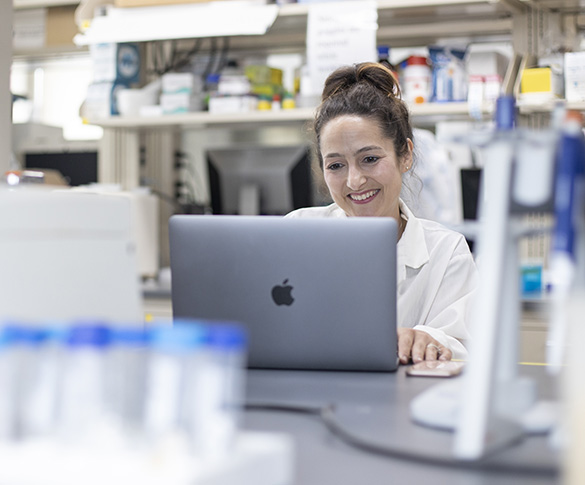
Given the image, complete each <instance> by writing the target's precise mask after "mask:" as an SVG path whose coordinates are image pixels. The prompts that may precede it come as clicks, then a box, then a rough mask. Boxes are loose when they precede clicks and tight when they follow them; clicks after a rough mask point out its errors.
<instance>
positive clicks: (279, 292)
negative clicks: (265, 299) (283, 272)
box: [272, 278, 295, 306]
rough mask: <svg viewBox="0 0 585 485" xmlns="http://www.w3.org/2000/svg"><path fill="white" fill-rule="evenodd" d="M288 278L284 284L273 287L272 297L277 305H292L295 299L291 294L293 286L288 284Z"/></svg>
mask: <svg viewBox="0 0 585 485" xmlns="http://www.w3.org/2000/svg"><path fill="white" fill-rule="evenodd" d="M287 283H288V278H287V279H286V280H284V281H283V282H282V285H276V286H275V287H274V288H272V299H273V300H274V303H276V304H277V305H279V306H280V305H288V306H290V305H292V303H293V301H295V299H294V298H293V297H292V295H291V291H292V289H293V287H292V286H291V285H287Z"/></svg>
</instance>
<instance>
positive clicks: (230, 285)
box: [169, 215, 398, 371]
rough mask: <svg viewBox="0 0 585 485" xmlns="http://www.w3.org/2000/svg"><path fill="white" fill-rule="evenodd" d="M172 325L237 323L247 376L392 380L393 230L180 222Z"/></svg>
mask: <svg viewBox="0 0 585 485" xmlns="http://www.w3.org/2000/svg"><path fill="white" fill-rule="evenodd" d="M169 238H170V256H171V278H172V305H173V317H174V318H175V319H211V320H228V321H238V322H240V323H242V324H244V325H245V327H247V331H248V337H249V342H248V367H250V368H264V369H304V370H340V371H394V370H396V368H397V366H398V356H397V353H398V352H397V336H396V240H397V226H396V221H394V219H391V218H365V217H363V218H340V219H333V218H331V219H328V218H298V219H294V218H290V219H287V218H283V217H278V216H228V215H216V216H210V215H176V216H172V217H171V219H170V222H169Z"/></svg>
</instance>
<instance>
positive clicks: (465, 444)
mask: <svg viewBox="0 0 585 485" xmlns="http://www.w3.org/2000/svg"><path fill="white" fill-rule="evenodd" d="M556 139H557V138H556V135H555V134H554V133H553V132H539V133H534V132H523V131H519V130H513V131H505V132H496V133H495V134H493V135H491V136H490V137H488V138H487V139H486V138H485V136H484V139H483V140H481V139H478V140H472V143H473V144H474V145H476V146H478V147H479V148H480V150H481V152H482V155H483V157H484V171H483V179H482V187H481V190H480V204H479V224H478V228H477V239H476V248H477V250H476V257H477V264H478V269H479V274H480V279H479V286H478V288H477V292H476V296H475V300H474V306H473V313H472V315H471V323H470V333H471V341H470V342H469V359H468V364H467V366H466V369H465V372H464V374H463V376H462V377H461V378H460V379H457V380H455V381H452V382H447V383H445V384H442V385H438V386H435V387H434V388H432V389H431V390H429V391H427V392H426V393H424V394H422V395H420V396H418V397H417V398H416V399H415V400H413V402H412V404H411V413H412V417H413V419H414V420H415V421H417V422H419V423H421V424H424V425H428V426H433V427H439V428H451V429H454V430H455V436H454V449H453V452H454V455H455V457H457V458H459V459H462V460H476V459H479V458H481V457H482V456H484V455H486V454H488V453H489V452H491V451H492V450H495V449H498V448H500V447H502V446H504V445H506V444H509V443H511V442H513V441H514V440H517V439H519V438H520V437H522V436H523V435H524V434H525V433H526V425H527V424H530V425H531V426H535V428H534V429H538V431H544V430H545V429H547V428H548V427H550V425H551V424H550V419H549V416H548V415H546V416H545V419H543V420H536V421H533V422H532V423H529V421H527V420H526V418H527V417H528V418H529V417H531V416H532V417H535V416H536V417H538V412H537V414H536V415H531V414H530V411H531V409H532V408H533V406H534V405H535V403H536V390H537V389H536V386H535V383H534V382H532V381H531V380H528V379H526V378H523V377H521V376H519V374H518V355H519V351H518V349H519V328H520V315H521V301H520V295H519V286H520V284H519V256H518V239H519V238H520V237H522V236H526V235H528V234H529V232H528V231H527V230H526V228H524V227H523V226H522V223H521V213H522V211H525V212H527V211H535V210H538V209H539V207H542V206H543V205H544V204H545V203H546V202H547V201H549V200H550V199H551V197H552V195H551V194H552V186H553V185H552V177H550V175H551V174H552V173H553V167H554V153H555V147H556ZM542 178H548V182H547V183H544V184H543V183H542V180H541V179H542ZM535 181H536V182H535ZM539 187H540V189H541V190H540V191H539V190H538V188H539ZM526 194H530V195H526ZM429 409H437V410H440V411H439V412H438V413H432V412H431V413H429ZM425 410H426V412H425Z"/></svg>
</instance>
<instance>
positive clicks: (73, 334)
mask: <svg viewBox="0 0 585 485" xmlns="http://www.w3.org/2000/svg"><path fill="white" fill-rule="evenodd" d="M65 343H66V344H67V345H68V346H69V347H95V348H104V347H107V346H108V345H110V343H111V331H110V328H109V327H108V326H107V325H104V324H103V323H100V322H95V323H94V322H88V323H78V324H75V325H73V326H71V327H70V328H69V329H68V331H67V334H66V336H65Z"/></svg>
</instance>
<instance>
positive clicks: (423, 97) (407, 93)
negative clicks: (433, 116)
mask: <svg viewBox="0 0 585 485" xmlns="http://www.w3.org/2000/svg"><path fill="white" fill-rule="evenodd" d="M402 78H403V81H402V92H403V94H404V100H405V101H406V102H407V103H417V104H418V103H426V102H428V101H430V99H431V96H432V73H431V68H430V67H429V64H428V61H427V58H426V57H422V56H410V57H409V58H408V59H407V61H406V66H405V67H404V70H403V73H402Z"/></svg>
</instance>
